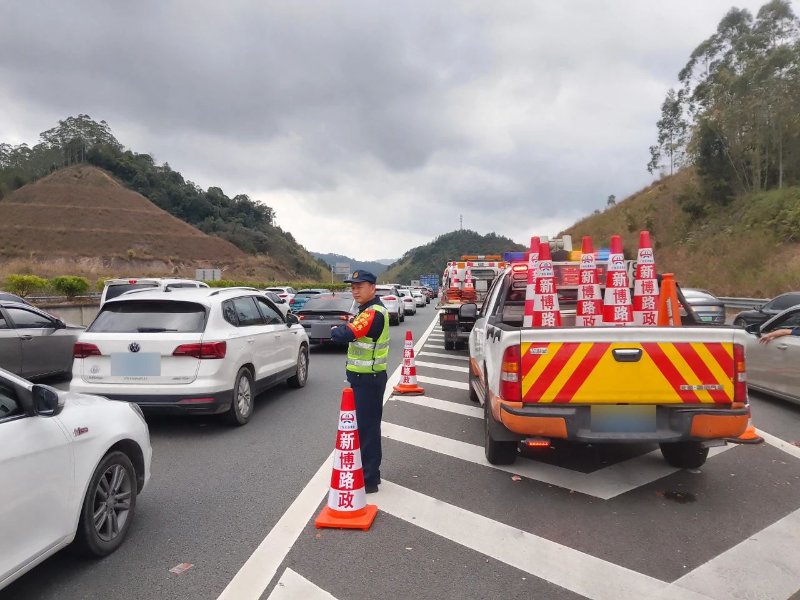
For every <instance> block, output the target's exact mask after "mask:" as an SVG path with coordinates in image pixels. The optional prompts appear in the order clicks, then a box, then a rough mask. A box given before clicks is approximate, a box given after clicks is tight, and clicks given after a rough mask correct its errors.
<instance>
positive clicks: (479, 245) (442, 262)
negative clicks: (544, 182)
mask: <svg viewBox="0 0 800 600" xmlns="http://www.w3.org/2000/svg"><path fill="white" fill-rule="evenodd" d="M514 250H517V251H520V250H522V251H527V248H526V247H525V246H523V245H521V244H517V243H516V242H514V241H513V240H510V239H509V238H507V237H503V236H501V235H497V234H496V233H487V234H486V235H481V234H480V233H478V232H476V231H471V230H469V229H464V230H459V231H452V232H450V233H445V234H444V235H440V236H439V237H437V238H436V239H435V240H433V241H432V242H429V243H427V244H425V245H424V246H417V247H416V248H412V249H411V250H409V251H408V252H406V253H405V254H404V255H403V258H401V259H400V261H399V262H397V263H395V264H394V265H392V266H391V267H390V268H389V270H388V271H386V272H385V273H383V274H382V275H381V276H380V277H379V278H378V279H379V280H380V281H383V282H393V283H403V284H407V283H409V282H410V281H411V280H412V279H419V276H420V275H424V274H426V273H435V274H437V275H441V274H442V272H444V268H445V266H446V265H447V261H450V260H455V259H458V258H460V257H461V256H462V255H465V254H502V253H503V252H509V251H514Z"/></svg>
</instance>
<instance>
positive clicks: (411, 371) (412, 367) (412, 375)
mask: <svg viewBox="0 0 800 600" xmlns="http://www.w3.org/2000/svg"><path fill="white" fill-rule="evenodd" d="M394 393H395V394H399V395H401V396H421V395H422V394H424V393H425V390H423V389H422V388H421V387H419V385H417V366H416V363H415V361H414V340H413V339H412V338H411V331H406V344H405V346H404V347H403V367H402V370H401V371H400V383H399V384H397V385H396V386H394Z"/></svg>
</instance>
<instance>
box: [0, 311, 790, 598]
mask: <svg viewBox="0 0 800 600" xmlns="http://www.w3.org/2000/svg"><path fill="white" fill-rule="evenodd" d="M434 317H435V311H434V309H433V308H431V307H430V306H429V307H428V308H426V309H424V310H421V311H420V312H419V313H418V315H417V316H416V317H409V318H407V319H406V322H405V324H404V326H401V327H393V328H392V330H391V333H392V345H391V352H390V366H389V373H393V372H394V371H395V369H396V367H397V365H398V364H399V363H400V360H401V357H402V345H403V334H404V333H405V330H406V329H411V330H412V332H413V333H414V340H415V344H417V351H418V354H417V357H416V360H417V370H418V373H419V379H420V383H421V385H422V386H423V387H424V388H425V391H426V393H425V395H424V396H420V397H397V396H392V397H387V402H386V405H385V408H384V423H383V428H382V430H383V436H384V446H383V449H384V462H383V465H382V468H381V471H382V476H383V483H382V484H381V489H380V492H379V493H377V494H374V495H370V496H368V500H369V501H370V502H371V503H375V504H377V505H378V507H379V509H380V510H379V513H378V516H377V518H376V520H375V522H374V524H373V526H372V528H371V529H370V530H369V531H368V532H362V531H339V530H329V529H325V530H317V529H315V527H314V525H313V519H314V517H315V516H316V514H318V512H319V510H320V509H321V507H322V506H323V505H324V499H325V495H326V492H327V485H328V482H329V480H330V467H331V465H330V455H331V450H332V448H333V441H334V435H335V427H336V419H337V413H338V408H339V397H340V393H341V389H342V387H343V386H344V383H343V381H344V372H343V368H344V367H343V361H344V350H343V349H342V350H340V349H328V348H321V349H314V351H313V352H312V363H311V367H312V371H311V374H310V379H309V384H308V386H307V387H306V388H305V389H303V390H289V389H288V388H285V387H283V386H281V387H278V388H275V389H274V390H271V391H269V392H267V393H265V394H264V395H263V396H261V397H260V398H259V401H258V402H257V404H256V411H255V414H254V417H253V419H252V420H251V422H250V423H249V424H248V425H247V426H246V427H243V428H238V429H233V428H230V427H228V426H226V425H223V424H221V423H219V422H218V421H217V420H215V419H210V418H195V419H180V418H170V419H166V418H164V419H157V420H156V419H150V420H149V423H150V428H151V436H152V443H153V448H154V458H153V478H152V481H151V484H150V486H149V487H148V489H147V490H146V491H145V493H144V494H143V495H142V496H141V497H140V503H139V505H138V506H137V515H136V521H135V523H134V527H133V529H132V530H131V535H130V537H129V539H128V540H127V541H126V543H125V545H124V546H123V547H122V548H121V549H120V550H119V551H118V552H117V553H116V554H114V555H112V556H111V557H109V558H107V559H105V560H102V561H99V562H93V561H86V560H83V559H75V558H72V557H70V556H69V555H67V554H66V553H61V554H60V555H58V556H56V557H54V558H51V559H50V560H48V561H46V562H45V563H44V564H43V565H41V566H39V567H37V568H36V569H35V570H34V571H32V572H31V573H29V574H28V575H26V576H25V577H23V578H22V579H21V580H19V581H18V582H17V583H15V584H13V585H12V586H11V587H9V588H8V589H7V590H6V591H5V593H2V592H0V598H2V599H5V598H13V599H15V600H16V599H18V598H19V599H28V598H36V599H38V598H42V599H50V598H53V599H55V598H58V599H68V600H72V599H78V598H80V599H95V598H98V599H99V598H103V599H107V598H114V599H117V598H119V599H128V598H137V599H138V598H181V599H184V598H191V599H195V598H197V599H215V598H219V599H220V600H256V599H263V600H285V599H292V598H302V599H312V600H313V599H319V600H323V599H325V600H332V599H339V600H345V599H349V598H353V599H362V598H363V599H365V600H366V599H370V600H372V599H376V598H396V599H399V600H403V599H407V598H408V599H412V598H413V599H417V598H421V599H426V598H432V599H434V598H435V599H449V598H453V599H456V598H457V599H458V600H463V599H464V598H476V599H482V598H525V599H526V600H527V599H530V598H553V599H573V598H591V599H601V600H605V599H608V600H612V599H613V600H617V599H624V598H629V599H631V600H640V599H643V598H660V599H662V600H666V599H669V600H672V599H677V600H683V599H686V600H703V599H705V600H708V599H709V598H713V599H717V600H722V599H723V598H724V599H726V600H727V599H728V598H757V599H766V600H772V599H774V600H787V599H789V598H795V597H797V592H798V590H800V448H798V447H796V446H794V445H792V444H791V443H789V442H794V441H795V440H796V439H797V438H800V434H798V432H799V431H800V429H799V428H798V425H800V407H795V406H793V405H791V404H788V403H785V402H782V401H779V400H775V399H771V398H769V397H766V396H763V395H760V394H751V401H752V406H753V420H754V423H755V425H756V426H757V427H758V428H759V429H760V430H763V431H764V432H766V433H765V435H766V437H767V443H764V444H761V445H758V446H732V445H731V446H725V447H721V448H715V449H712V453H711V456H710V457H709V460H708V462H707V463H706V464H705V465H704V466H703V467H702V468H701V469H697V470H679V469H674V468H671V467H669V466H668V465H666V463H665V462H664V461H663V460H662V459H661V456H660V453H659V451H658V450H657V448H656V447H655V446H651V445H639V446H593V445H569V444H554V445H553V447H552V449H548V450H538V451H536V452H526V453H525V454H522V455H520V456H519V458H518V459H517V462H516V463H515V464H513V465H510V466H507V467H493V466H491V465H489V464H488V463H487V462H486V461H485V459H484V457H483V422H482V409H481V408H480V407H479V406H478V405H477V404H474V403H472V402H471V401H470V400H469V398H468V395H467V386H466V381H467V368H468V365H469V361H468V355H467V353H466V352H449V351H446V350H444V342H443V336H442V334H441V331H440V330H438V328H437V327H436V326H435V324H434V323H432V319H433V318H434ZM425 333H429V334H430V335H429V336H425V335H424V334H425ZM184 562H188V563H192V564H193V566H192V568H190V569H189V570H188V571H186V572H184V573H183V574H180V575H175V574H172V573H170V572H169V569H170V568H172V567H174V566H176V565H178V564H180V563H184Z"/></svg>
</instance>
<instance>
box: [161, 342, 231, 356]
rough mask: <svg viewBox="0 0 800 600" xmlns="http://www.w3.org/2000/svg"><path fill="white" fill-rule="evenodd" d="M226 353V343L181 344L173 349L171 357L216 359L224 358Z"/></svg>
mask: <svg viewBox="0 0 800 600" xmlns="http://www.w3.org/2000/svg"><path fill="white" fill-rule="evenodd" d="M227 351H228V344H227V343H226V342H203V343H200V344H183V345H181V346H178V347H177V348H175V351H174V352H173V353H172V356H191V357H194V358H199V359H201V360H204V359H216V358H225V354H226V352H227Z"/></svg>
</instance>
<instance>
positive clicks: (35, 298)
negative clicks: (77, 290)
mask: <svg viewBox="0 0 800 600" xmlns="http://www.w3.org/2000/svg"><path fill="white" fill-rule="evenodd" d="M100 296H101V294H87V295H86V296H73V297H72V298H71V300H99V299H100ZM25 300H27V301H28V302H64V301H65V300H67V297H66V296H28V297H26V298H25Z"/></svg>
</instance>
